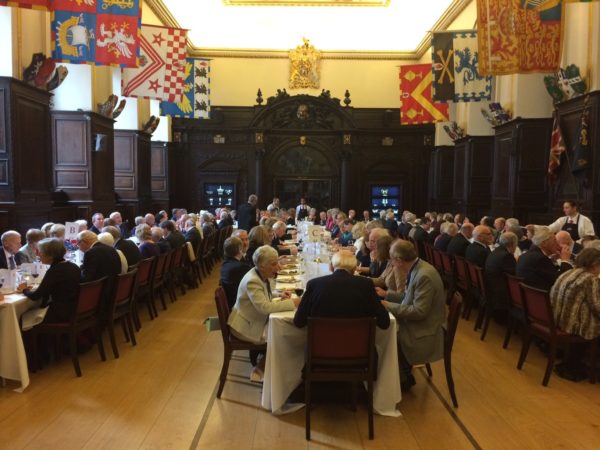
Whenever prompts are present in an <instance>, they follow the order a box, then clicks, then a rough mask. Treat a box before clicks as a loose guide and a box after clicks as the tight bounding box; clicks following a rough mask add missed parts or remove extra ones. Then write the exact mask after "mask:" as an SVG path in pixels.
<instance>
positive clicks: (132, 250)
mask: <svg viewBox="0 0 600 450" xmlns="http://www.w3.org/2000/svg"><path fill="white" fill-rule="evenodd" d="M113 220H114V219H113ZM102 232H103V233H104V232H106V233H110V234H111V236H112V237H113V239H114V240H115V243H114V245H113V247H114V248H115V250H121V251H122V252H123V254H124V255H125V259H126V260H127V265H128V266H129V268H131V266H135V265H136V264H137V263H139V262H140V259H141V258H142V254H141V253H140V249H139V248H138V246H137V245H135V244H134V243H133V241H130V240H129V239H123V238H122V237H121V233H120V232H119V229H118V228H117V227H113V226H109V227H104V228H102Z"/></svg>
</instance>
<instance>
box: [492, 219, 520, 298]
mask: <svg viewBox="0 0 600 450" xmlns="http://www.w3.org/2000/svg"><path fill="white" fill-rule="evenodd" d="M518 243H519V240H518V238H517V235H516V234H514V233H511V232H510V231H507V232H506V233H502V234H501V235H500V237H499V238H498V244H499V245H498V247H496V248H495V249H494V251H493V252H492V253H490V255H489V256H488V257H487V259H486V260H485V281H486V287H487V290H488V292H487V294H488V296H490V298H493V299H494V304H495V305H496V307H499V308H503V309H506V308H507V307H508V289H507V286H506V280H505V278H504V274H505V273H509V274H511V275H514V274H515V270H516V267H517V260H516V259H515V256H514V254H515V250H516V249H517V246H518Z"/></svg>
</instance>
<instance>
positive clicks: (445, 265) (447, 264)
mask: <svg viewBox="0 0 600 450" xmlns="http://www.w3.org/2000/svg"><path fill="white" fill-rule="evenodd" d="M440 256H441V258H442V270H443V272H444V273H445V274H447V275H454V268H453V267H452V257H451V256H450V255H449V254H448V253H446V252H440Z"/></svg>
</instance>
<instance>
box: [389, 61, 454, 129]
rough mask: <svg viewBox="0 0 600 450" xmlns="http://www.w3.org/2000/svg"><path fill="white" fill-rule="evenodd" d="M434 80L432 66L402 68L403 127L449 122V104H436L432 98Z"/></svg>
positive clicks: (415, 65)
mask: <svg viewBox="0 0 600 450" xmlns="http://www.w3.org/2000/svg"><path fill="white" fill-rule="evenodd" d="M432 80H433V76H432V72H431V64H414V65H409V66H401V67H400V104H401V106H400V123H401V124H402V125H415V124H423V123H434V122H445V121H447V120H448V104H447V103H436V102H434V101H433V100H432V98H431V82H432Z"/></svg>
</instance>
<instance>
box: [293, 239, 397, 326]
mask: <svg viewBox="0 0 600 450" xmlns="http://www.w3.org/2000/svg"><path fill="white" fill-rule="evenodd" d="M356 266H357V260H356V257H355V256H354V254H352V252H350V251H348V250H340V251H339V252H337V253H336V254H335V255H333V257H332V258H331V264H330V269H331V271H332V272H333V273H332V274H331V275H326V276H324V277H318V278H313V279H312V280H310V281H309V282H308V284H307V285H306V292H305V293H304V295H303V296H302V301H301V302H300V305H299V306H298V311H296V315H295V316H294V324H295V325H296V326H297V327H299V328H301V327H304V326H305V325H306V324H307V322H308V318H309V317H333V318H335V317H337V318H354V317H375V319H376V321H377V326H378V327H379V328H382V329H384V330H385V329H387V328H388V327H389V326H390V316H389V314H388V312H387V311H386V310H385V308H384V307H383V306H382V305H381V302H380V301H379V299H378V297H377V294H376V293H375V288H374V287H373V283H372V282H371V280H369V279H368V278H364V277H358V276H354V275H353V273H354V269H356Z"/></svg>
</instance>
